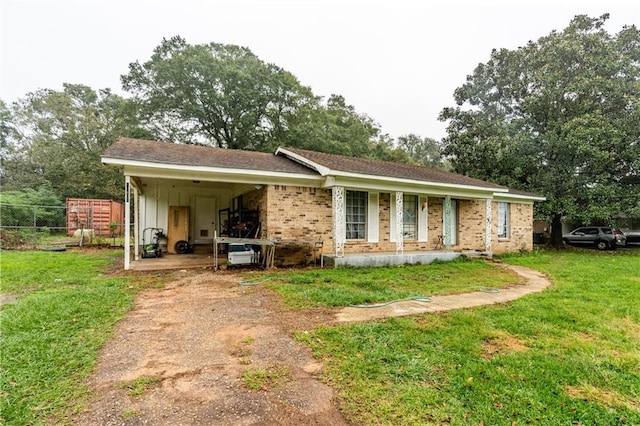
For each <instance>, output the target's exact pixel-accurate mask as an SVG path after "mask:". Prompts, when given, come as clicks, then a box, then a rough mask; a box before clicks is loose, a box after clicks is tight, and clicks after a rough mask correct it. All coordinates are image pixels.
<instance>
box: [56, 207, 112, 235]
mask: <svg viewBox="0 0 640 426" xmlns="http://www.w3.org/2000/svg"><path fill="white" fill-rule="evenodd" d="M77 229H87V230H91V229H92V230H93V232H94V235H106V236H110V235H111V233H112V230H113V234H114V235H121V234H122V233H123V231H124V205H123V204H122V203H119V202H117V201H113V200H99V199H91V198H67V235H69V236H72V235H73V233H74V232H75V231H76V230H77Z"/></svg>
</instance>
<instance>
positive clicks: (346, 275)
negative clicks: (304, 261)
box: [266, 258, 518, 308]
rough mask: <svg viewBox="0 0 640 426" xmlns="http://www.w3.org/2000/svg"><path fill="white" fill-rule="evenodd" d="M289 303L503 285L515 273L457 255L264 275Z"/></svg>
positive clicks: (347, 301)
mask: <svg viewBox="0 0 640 426" xmlns="http://www.w3.org/2000/svg"><path fill="white" fill-rule="evenodd" d="M266 280H268V281H266V282H267V285H268V286H269V287H270V288H272V289H274V290H276V291H278V292H279V293H281V294H282V297H283V301H284V302H285V303H287V304H288V305H290V306H293V307H298V308H304V307H313V306H348V305H360V304H367V303H381V302H387V301H391V300H397V299H405V298H409V297H418V296H432V295H438V294H455V293H465V292H471V291H477V290H478V289H479V288H485V287H492V288H501V287H505V286H508V285H510V284H514V283H516V282H517V281H518V277H517V276H516V275H515V274H514V273H512V272H510V271H506V270H504V269H501V268H499V267H497V266H494V265H491V264H489V263H486V262H484V261H478V260H470V259H466V258H460V259H458V260H455V261H450V262H434V263H431V264H429V265H413V266H398V267H389V268H359V269H354V268H339V269H323V270H308V271H302V272H286V271H285V272H279V273H276V274H271V275H269V276H268V278H267V279H266Z"/></svg>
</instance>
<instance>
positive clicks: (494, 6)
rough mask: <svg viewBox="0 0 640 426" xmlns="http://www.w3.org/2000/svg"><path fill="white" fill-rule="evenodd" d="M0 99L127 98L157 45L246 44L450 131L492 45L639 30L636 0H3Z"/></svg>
mask: <svg viewBox="0 0 640 426" xmlns="http://www.w3.org/2000/svg"><path fill="white" fill-rule="evenodd" d="M0 5H1V6H0V37H1V39H0V61H1V65H0V99H2V100H4V101H5V102H12V101H14V100H16V99H17V98H20V97H23V96H24V95H25V94H27V93H29V92H32V91H35V90H37V89H39V88H50V89H56V90H60V89H62V83H64V82H67V83H80V84H85V85H88V86H90V87H92V88H94V89H101V88H111V89H113V91H114V92H116V93H120V94H124V92H122V89H121V85H120V76H121V75H122V74H125V73H127V70H128V65H129V63H131V62H134V61H136V60H139V61H140V62H145V61H146V60H148V59H149V58H150V56H151V54H152V51H153V49H154V47H156V46H158V45H159V44H160V42H161V41H162V38H163V37H164V38H170V37H172V36H174V35H180V36H182V37H184V38H185V39H186V40H187V42H188V43H190V44H200V43H208V42H217V43H224V44H236V45H240V46H245V47H248V48H249V49H250V50H251V51H252V52H253V53H254V54H256V55H257V56H258V57H259V58H260V59H262V60H263V61H265V62H270V63H274V64H276V65H278V66H280V67H281V68H284V69H285V70H287V71H289V72H291V73H292V74H293V75H295V76H296V77H297V78H298V79H299V80H300V82H301V83H302V84H304V85H306V86H309V87H311V89H312V90H313V92H314V93H315V94H316V95H320V96H325V97H327V96H329V95H331V94H333V93H335V94H339V95H342V96H344V97H345V99H346V101H347V103H348V104H350V105H353V106H354V107H355V108H356V110H357V111H358V112H360V113H364V114H367V115H368V116H369V117H371V118H372V119H374V120H375V121H376V122H377V123H378V124H379V125H380V126H381V128H382V130H383V132H384V133H388V134H389V135H390V136H391V137H393V138H397V137H398V136H401V135H406V134H409V133H415V134H418V135H420V136H423V137H424V136H427V137H433V138H436V139H439V138H441V137H442V136H444V135H445V124H444V123H441V122H439V121H438V119H437V117H438V114H439V112H440V111H441V110H442V108H443V107H445V106H452V105H453V91H454V90H455V89H456V87H458V86H460V85H461V84H463V83H464V81H465V78H466V76H467V75H469V74H471V73H472V72H473V70H474V68H475V67H476V65H478V63H481V62H486V61H487V60H488V59H489V56H490V53H491V50H492V49H493V48H503V47H504V48H508V49H516V48H517V47H519V46H523V45H524V44H526V43H527V41H529V40H537V39H538V38H539V37H542V36H544V35H547V34H549V33H550V32H551V31H552V30H554V29H555V30H558V31H561V30H562V29H564V28H565V27H566V26H567V25H568V24H569V21H570V20H571V19H572V18H573V16H575V15H577V14H587V15H589V16H591V17H597V16H600V15H602V14H604V13H609V14H610V15H611V18H610V19H609V21H608V23H607V25H606V27H605V28H606V29H607V30H608V31H609V33H610V34H615V33H617V32H618V31H619V30H620V29H621V28H622V26H623V25H636V26H640V0H633V1H630V0H610V1H603V0H600V1H591V0H581V1H575V0H556V1H548V0H541V1H524V0H522V1H519V0H511V1H487V0H476V1H446V0H438V1H428V0H423V1H419V0H413V1H411V0H388V1H376V0H369V1H366V0H362V1H359V0H342V1H339V0H315V1H314V0H236V1H221V0H200V1H198V0H148V1H143V0H75V1H72V0H0Z"/></svg>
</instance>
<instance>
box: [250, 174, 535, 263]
mask: <svg viewBox="0 0 640 426" xmlns="http://www.w3.org/2000/svg"><path fill="white" fill-rule="evenodd" d="M392 196H394V195H392V194H390V193H380V201H379V202H380V204H379V217H380V221H379V224H378V226H379V241H378V242H377V243H370V242H367V241H346V242H345V248H344V251H345V253H376V252H395V250H396V243H395V242H391V241H390V218H391V197H392ZM244 201H245V204H246V206H247V207H248V208H257V209H259V211H260V220H261V222H262V230H261V237H262V238H268V239H271V240H274V241H276V243H277V246H276V255H275V257H276V259H275V263H276V265H278V266H282V265H299V264H309V263H315V262H317V261H318V256H319V254H320V253H319V251H314V249H313V247H314V245H313V241H318V240H322V242H323V247H322V252H323V253H324V254H331V253H333V230H332V229H333V207H332V197H331V190H330V189H322V188H306V187H296V186H278V185H270V186H265V187H264V188H262V189H260V190H256V191H251V192H250V193H248V194H246V195H244ZM456 202H457V218H458V220H457V243H456V244H455V245H453V246H452V249H453V250H455V251H460V250H473V251H484V249H485V212H486V207H485V200H456ZM427 203H428V211H427V215H426V216H427V219H426V220H427V223H426V224H425V226H427V239H428V240H427V241H426V242H418V241H411V240H405V241H404V251H407V252H408V251H425V250H443V249H444V247H441V246H439V236H442V234H443V232H442V230H443V225H442V222H443V220H442V217H443V198H441V197H429V198H428V200H427ZM497 215H498V204H497V202H495V201H494V202H493V204H492V226H493V231H492V251H493V252H494V253H504V252H509V251H518V250H531V249H532V248H533V228H532V227H533V205H531V204H520V203H511V204H510V235H509V238H507V239H500V240H499V239H498V231H497V223H498V218H497Z"/></svg>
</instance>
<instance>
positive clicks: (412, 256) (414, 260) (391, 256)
mask: <svg viewBox="0 0 640 426" xmlns="http://www.w3.org/2000/svg"><path fill="white" fill-rule="evenodd" d="M462 255H463V253H460V252H453V251H429V252H405V253H404V254H395V253H391V252H387V253H348V254H345V255H344V256H342V257H338V256H334V255H324V266H325V267H335V268H338V267H344V266H351V267H356V268H363V267H368V266H398V265H419V264H423V265H426V264H428V263H431V262H433V261H434V260H443V261H445V260H453V259H456V258H458V257H460V256H462Z"/></svg>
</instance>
